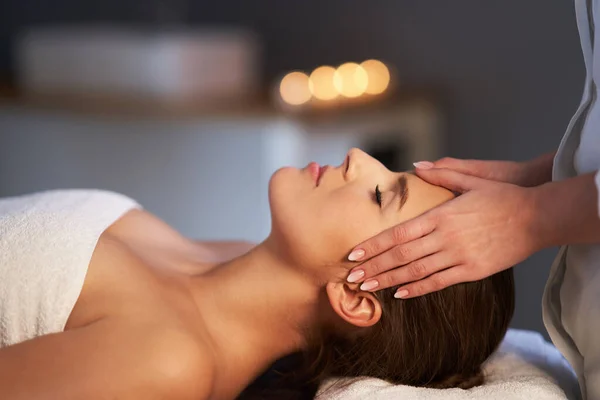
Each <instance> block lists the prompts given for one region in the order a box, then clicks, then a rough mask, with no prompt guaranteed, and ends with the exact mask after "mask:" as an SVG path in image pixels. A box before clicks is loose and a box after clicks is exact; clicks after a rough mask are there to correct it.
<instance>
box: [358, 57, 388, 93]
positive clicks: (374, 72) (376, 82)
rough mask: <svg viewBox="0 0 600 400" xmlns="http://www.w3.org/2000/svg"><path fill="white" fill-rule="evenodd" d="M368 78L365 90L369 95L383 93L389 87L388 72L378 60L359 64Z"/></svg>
mask: <svg viewBox="0 0 600 400" xmlns="http://www.w3.org/2000/svg"><path fill="white" fill-rule="evenodd" d="M360 66H361V67H363V69H364V70H365V71H366V73H367V76H368V77H369V80H368V85H367V88H366V90H365V92H366V93H369V94H380V93H383V92H384V91H385V90H386V89H387V88H388V86H389V85H390V70H389V69H388V67H386V65H385V64H384V63H382V62H381V61H378V60H367V61H365V62H363V63H361V64H360Z"/></svg>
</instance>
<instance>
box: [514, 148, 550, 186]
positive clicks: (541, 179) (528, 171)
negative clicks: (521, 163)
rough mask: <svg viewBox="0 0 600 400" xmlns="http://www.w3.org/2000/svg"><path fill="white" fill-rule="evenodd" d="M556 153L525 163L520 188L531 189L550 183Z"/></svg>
mask: <svg viewBox="0 0 600 400" xmlns="http://www.w3.org/2000/svg"><path fill="white" fill-rule="evenodd" d="M555 155H556V151H553V152H551V153H546V154H543V155H541V156H539V157H537V158H534V159H532V160H529V161H526V166H527V167H526V168H525V175H524V176H523V177H522V178H521V186H527V187H533V186H539V185H543V184H544V183H547V182H550V181H552V165H553V163H554V156H555Z"/></svg>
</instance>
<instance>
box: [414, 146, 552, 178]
mask: <svg viewBox="0 0 600 400" xmlns="http://www.w3.org/2000/svg"><path fill="white" fill-rule="evenodd" d="M555 154H556V152H550V153H546V154H542V155H541V156H539V157H536V158H534V159H531V160H528V161H521V162H517V161H484V160H461V159H457V158H450V157H446V158H442V159H440V160H438V161H435V162H433V163H427V162H425V164H428V165H427V166H428V167H430V168H435V169H449V170H452V171H456V172H460V173H461V174H465V175H470V176H475V177H477V178H482V179H486V180H491V181H496V182H504V183H511V184H513V185H517V186H522V187H532V186H538V185H541V184H544V183H546V182H548V181H550V180H552V163H553V161H554V155H555Z"/></svg>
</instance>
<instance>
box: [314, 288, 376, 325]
mask: <svg viewBox="0 0 600 400" xmlns="http://www.w3.org/2000/svg"><path fill="white" fill-rule="evenodd" d="M325 290H326V292H327V297H328V298H329V303H330V304H331V307H332V308H333V310H334V311H335V312H336V313H337V314H338V315H339V316H340V317H341V318H342V319H343V320H344V321H346V322H348V323H350V324H352V325H355V326H359V327H362V328H365V327H369V326H373V325H375V324H376V323H377V322H379V320H380V319H381V304H380V303H379V300H377V298H376V297H375V295H373V293H371V292H363V291H362V290H360V289H359V284H348V283H344V282H330V283H328V284H327V285H326V286H325Z"/></svg>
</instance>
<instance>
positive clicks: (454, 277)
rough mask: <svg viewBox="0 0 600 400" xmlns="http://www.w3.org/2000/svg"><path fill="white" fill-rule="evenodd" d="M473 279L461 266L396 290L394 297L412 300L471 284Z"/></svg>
mask: <svg viewBox="0 0 600 400" xmlns="http://www.w3.org/2000/svg"><path fill="white" fill-rule="evenodd" d="M471 280H472V279H471V277H470V275H469V274H468V273H467V271H466V270H465V269H464V268H462V267H460V266H453V267H450V268H447V269H445V270H443V271H440V272H437V273H435V274H433V275H431V276H428V277H427V278H425V279H421V280H420V281H416V282H412V283H409V284H408V285H405V286H402V287H400V288H398V290H396V293H395V294H394V297H396V298H398V299H410V298H413V297H418V296H423V295H424V294H428V293H433V292H437V291H438V290H442V289H445V288H447V287H449V286H452V285H456V284H457V283H461V282H470V281H471Z"/></svg>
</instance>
